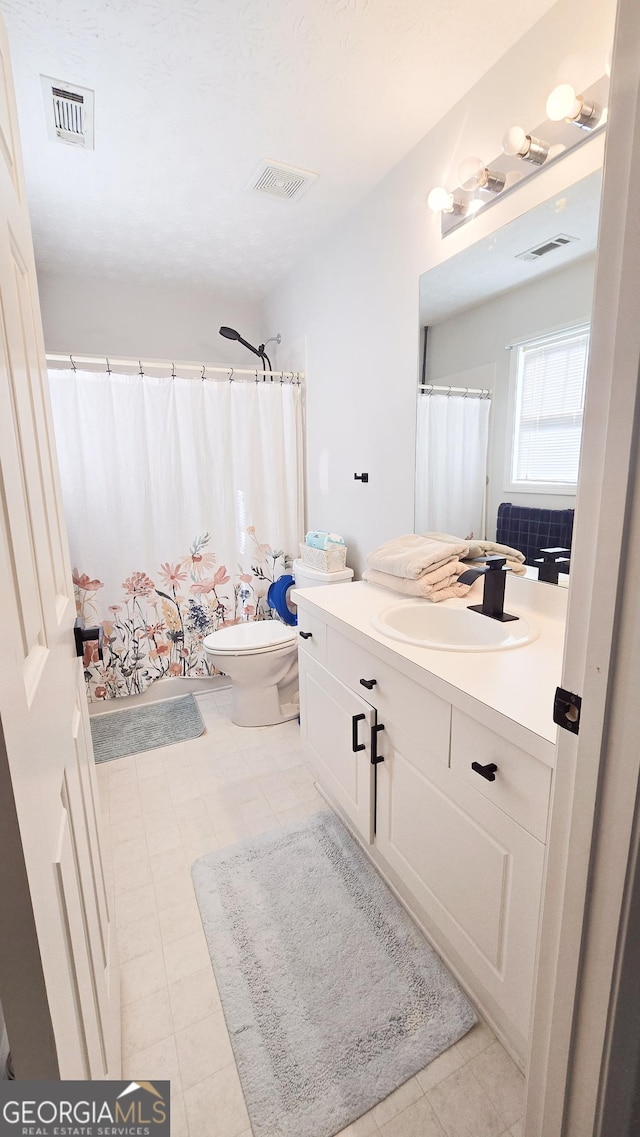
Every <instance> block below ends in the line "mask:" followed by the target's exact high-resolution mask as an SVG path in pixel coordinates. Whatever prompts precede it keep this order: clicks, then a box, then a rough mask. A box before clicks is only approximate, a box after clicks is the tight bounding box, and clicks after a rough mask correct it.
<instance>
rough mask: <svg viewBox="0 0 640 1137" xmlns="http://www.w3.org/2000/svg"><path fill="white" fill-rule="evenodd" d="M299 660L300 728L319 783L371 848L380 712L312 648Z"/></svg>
mask: <svg viewBox="0 0 640 1137" xmlns="http://www.w3.org/2000/svg"><path fill="white" fill-rule="evenodd" d="M299 654H300V659H301V666H300V708H301V713H300V726H301V729H302V736H303V738H304V740H305V742H306V744H307V747H308V751H309V756H310V760H311V764H312V765H313V767H314V768H315V770H316V772H317V775H318V780H319V782H320V784H321V785H322V786H323V788H324V789H325V790H326V792H327V793H329V794H330V795H331V797H332V798H333V800H334V801H335V802H336V804H337V805H339V806H340V808H341V809H342V810H343V812H344V814H345V816H346V817H347V819H348V820H349V822H350V823H351V825H352V827H353V829H355V831H356V832H357V833H358V835H359V836H360V837H362V839H363V840H364V841H365V842H366V843H367V844H370V843H371V841H372V840H373V825H374V816H373V811H374V786H375V783H374V779H373V778H372V776H371V770H372V766H371V740H372V738H375V737H376V736H375V734H374V733H373V727H374V726H375V717H376V716H375V711H374V709H373V707H371V706H370V705H369V703H367V702H365V701H364V699H361V698H360V696H359V695H357V694H355V692H353V691H350V690H349V688H348V687H345V686H344V684H343V683H341V682H340V681H339V680H338V679H336V678H335V677H334V676H333V675H331V673H330V672H329V671H327V669H326V667H322V665H321V664H319V663H318V662H317V661H316V660H315V659H314V657H313V656H312V655H311V653H310V652H309V650H308V649H303V650H301V652H300V653H299Z"/></svg>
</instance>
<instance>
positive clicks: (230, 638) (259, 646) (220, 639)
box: [204, 620, 296, 654]
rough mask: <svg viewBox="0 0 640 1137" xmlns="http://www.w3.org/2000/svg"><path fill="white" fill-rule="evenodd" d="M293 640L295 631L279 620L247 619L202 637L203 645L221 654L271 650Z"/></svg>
mask: <svg viewBox="0 0 640 1137" xmlns="http://www.w3.org/2000/svg"><path fill="white" fill-rule="evenodd" d="M295 640H296V632H295V631H294V630H293V629H292V628H289V627H287V625H286V624H281V623H280V621H279V620H249V621H246V622H245V623H243V624H234V625H233V626H232V627H230V628H220V630H219V631H217V632H211V634H210V635H208V636H205V638H204V647H205V648H208V649H209V651H215V652H220V653H222V654H224V652H229V653H231V652H233V653H236V654H237V653H238V652H240V651H254V652H256V651H269V650H271V651H273V650H274V648H277V647H283V646H284V645H285V644H289V643H295Z"/></svg>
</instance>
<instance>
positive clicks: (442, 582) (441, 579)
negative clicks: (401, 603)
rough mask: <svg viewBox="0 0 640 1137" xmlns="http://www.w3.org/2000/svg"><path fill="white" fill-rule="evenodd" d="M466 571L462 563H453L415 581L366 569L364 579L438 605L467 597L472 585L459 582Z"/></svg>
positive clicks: (402, 594) (403, 594)
mask: <svg viewBox="0 0 640 1137" xmlns="http://www.w3.org/2000/svg"><path fill="white" fill-rule="evenodd" d="M464 569H465V565H463V564H461V562H460V561H453V562H452V563H450V564H448V565H441V566H440V568H439V569H438V570H436V571H435V572H434V573H429V575H428V576H426V575H425V576H419V577H417V578H416V579H413V580H411V579H409V578H408V577H406V576H393V575H392V574H391V573H387V572H378V571H377V570H376V569H366V570H365V572H363V574H362V579H363V580H366V581H368V582H369V584H377V585H380V587H381V588H390V589H391V590H392V592H399V593H400V595H401V596H420V597H422V598H423V599H426V600H433V601H434V603H437V601H438V600H450V599H451V597H452V596H466V594H467V592H468V591H469V589H470V587H471V585H470V584H460V582H459V581H458V576H459V575H460V573H461V572H463V571H464ZM434 578H437V579H434Z"/></svg>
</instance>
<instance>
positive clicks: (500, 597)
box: [458, 556, 519, 624]
mask: <svg viewBox="0 0 640 1137" xmlns="http://www.w3.org/2000/svg"><path fill="white" fill-rule="evenodd" d="M479 559H481V560H483V561H485V566H484V568H469V569H467V571H466V572H463V573H462V574H461V575H460V576H459V577H458V581H459V582H460V584H473V582H474V580H477V579H478V577H479V576H484V591H483V593H482V604H468V605H467V607H468V608H469V611H470V612H481V613H482V615H483V616H490V617H491V619H492V620H500V622H501V623H502V624H506V623H507V621H508V620H517V619H519V617H518V616H510V615H509V613H508V612H505V610H504V587H505V583H506V579H507V572H508V571H509V570H508V569H505V567H504V566H505V565H506V563H507V560H506V557H499V556H491V557H481V558H479Z"/></svg>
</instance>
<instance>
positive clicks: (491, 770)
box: [471, 762, 498, 782]
mask: <svg viewBox="0 0 640 1137" xmlns="http://www.w3.org/2000/svg"><path fill="white" fill-rule="evenodd" d="M471 769H472V770H475V772H476V774H480V776H481V777H483V778H486V779H487V781H488V782H495V780H496V771H497V769H498V767H497V766H496V764H495V762H489V763H488V764H487V765H486V766H481V765H480V763H479V762H472V763H471Z"/></svg>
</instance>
